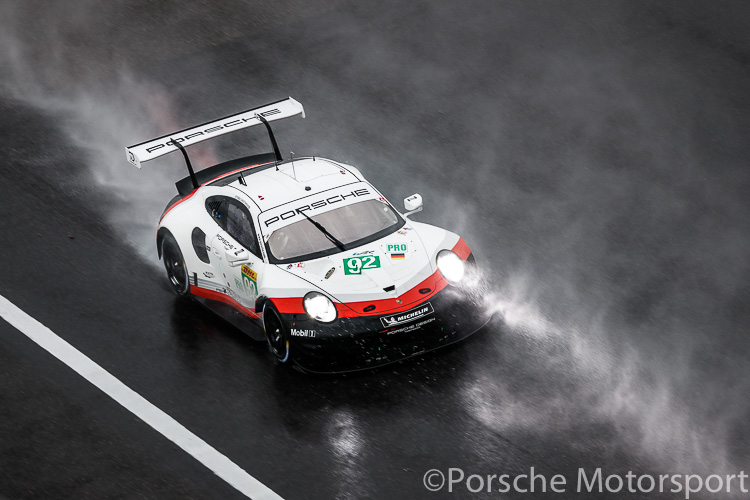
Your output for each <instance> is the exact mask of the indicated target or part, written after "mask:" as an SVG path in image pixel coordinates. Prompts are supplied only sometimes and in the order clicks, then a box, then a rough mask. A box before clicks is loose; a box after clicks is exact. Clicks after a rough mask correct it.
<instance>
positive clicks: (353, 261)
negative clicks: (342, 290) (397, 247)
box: [344, 255, 380, 274]
mask: <svg viewBox="0 0 750 500" xmlns="http://www.w3.org/2000/svg"><path fill="white" fill-rule="evenodd" d="M377 267H380V257H378V256H377V255H365V256H364V257H352V258H350V259H344V274H362V269H375V268H377Z"/></svg>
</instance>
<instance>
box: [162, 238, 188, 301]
mask: <svg viewBox="0 0 750 500" xmlns="http://www.w3.org/2000/svg"><path fill="white" fill-rule="evenodd" d="M164 247H165V248H164V267H165V268H166V269H167V277H169V281H170V283H172V286H173V287H174V289H175V290H176V291H177V293H185V291H187V287H188V272H187V267H185V261H184V260H183V259H182V254H181V253H180V251H179V250H178V249H177V248H175V246H174V244H173V243H171V242H167V243H166V244H165V245H164Z"/></svg>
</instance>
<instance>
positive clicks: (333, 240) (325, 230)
mask: <svg viewBox="0 0 750 500" xmlns="http://www.w3.org/2000/svg"><path fill="white" fill-rule="evenodd" d="M297 213H300V214H302V215H304V216H305V219H307V220H309V221H310V222H312V223H313V225H314V226H315V227H317V228H318V230H320V232H321V233H323V234H324V235H325V237H326V238H328V240H329V241H330V242H331V243H333V244H334V245H336V246H337V247H339V250H341V251H342V252H344V251H345V250H346V248H344V244H343V243H341V242H340V241H339V240H338V239H337V238H336V237H335V236H334V235H332V234H331V233H329V232H328V230H327V229H326V228H324V227H323V225H322V224H320V223H319V222H315V221H314V220H312V219H311V218H310V216H309V215H307V214H306V213H305V212H304V211H300V210H297Z"/></svg>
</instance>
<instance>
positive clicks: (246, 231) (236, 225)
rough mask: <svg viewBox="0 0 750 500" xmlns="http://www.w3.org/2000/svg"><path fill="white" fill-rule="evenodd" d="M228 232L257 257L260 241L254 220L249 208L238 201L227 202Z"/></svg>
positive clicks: (228, 200)
mask: <svg viewBox="0 0 750 500" xmlns="http://www.w3.org/2000/svg"><path fill="white" fill-rule="evenodd" d="M226 207H227V210H226V216H224V219H225V220H226V231H227V233H229V235H230V236H231V237H232V238H234V239H235V240H237V242H238V243H239V244H240V245H242V246H243V247H245V248H247V249H248V250H250V251H251V252H252V253H254V254H255V255H259V252H258V240H257V239H256V237H255V229H254V228H253V220H252V218H251V217H250V212H249V211H248V210H247V207H245V206H243V205H242V204H240V203H239V202H238V201H237V200H232V199H227V200H226Z"/></svg>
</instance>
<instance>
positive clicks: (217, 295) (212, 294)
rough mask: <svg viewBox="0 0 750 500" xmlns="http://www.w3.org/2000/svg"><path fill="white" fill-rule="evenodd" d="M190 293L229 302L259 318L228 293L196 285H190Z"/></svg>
mask: <svg viewBox="0 0 750 500" xmlns="http://www.w3.org/2000/svg"><path fill="white" fill-rule="evenodd" d="M190 293H192V294H193V295H195V296H198V297H203V298H204V299H211V300H218V301H219V302H224V303H225V304H229V305H230V306H232V307H234V308H235V309H237V310H238V311H240V312H241V313H242V314H246V315H247V316H250V317H251V318H260V316H259V315H258V314H257V313H255V311H252V310H250V309H248V308H247V307H245V306H243V305H242V304H240V303H239V302H237V301H236V300H234V299H233V298H232V297H230V296H229V295H226V294H223V293H221V292H217V291H215V290H209V289H208V288H201V287H198V286H194V285H190ZM300 300H301V299H300Z"/></svg>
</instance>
